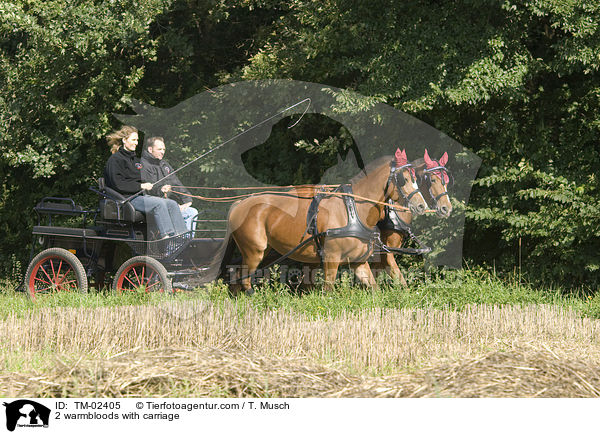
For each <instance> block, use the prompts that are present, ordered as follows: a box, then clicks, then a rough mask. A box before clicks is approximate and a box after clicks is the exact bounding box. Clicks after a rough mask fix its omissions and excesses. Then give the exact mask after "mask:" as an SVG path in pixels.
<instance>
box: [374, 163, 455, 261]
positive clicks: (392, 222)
mask: <svg viewBox="0 0 600 434" xmlns="http://www.w3.org/2000/svg"><path fill="white" fill-rule="evenodd" d="M434 172H440V178H441V180H442V185H446V183H447V184H448V187H450V186H451V185H452V184H453V183H454V178H453V177H452V174H451V173H450V171H449V170H448V169H447V168H446V167H444V166H436V167H432V168H431V169H425V170H424V171H423V175H422V180H423V184H424V185H425V187H426V188H425V189H426V190H427V193H428V194H429V196H430V197H431V198H432V199H433V201H434V202H435V203H437V202H438V200H439V199H440V198H441V197H443V196H447V195H448V189H446V191H444V192H443V193H440V194H438V195H436V196H434V195H433V194H432V193H431V174H432V173H434ZM444 175H447V178H448V181H447V182H446V176H444ZM388 202H390V203H391V201H388ZM377 227H378V228H379V230H381V231H383V230H390V231H394V232H398V233H401V234H404V235H405V236H408V237H410V239H411V240H413V241H415V242H416V243H417V244H418V245H419V247H420V248H419V249H410V248H402V247H399V248H394V247H389V246H386V245H385V244H383V243H380V244H381V245H380V247H381V249H382V250H383V251H384V252H386V253H390V252H395V253H405V254H407V255H421V254H423V253H429V252H430V251H431V248H430V247H427V246H425V245H424V244H423V243H422V242H421V241H420V240H419V239H418V238H417V236H416V235H415V234H414V233H413V231H412V228H411V226H410V225H409V224H407V223H405V222H404V221H403V220H402V219H401V218H400V216H399V215H398V212H397V211H396V210H395V209H393V208H390V207H389V206H386V207H385V216H384V218H383V220H381V221H379V222H378V223H377Z"/></svg>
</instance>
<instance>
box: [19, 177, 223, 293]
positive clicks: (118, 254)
mask: <svg viewBox="0 0 600 434" xmlns="http://www.w3.org/2000/svg"><path fill="white" fill-rule="evenodd" d="M91 190H93V191H95V192H96V193H97V194H98V195H99V202H98V207H97V208H95V209H91V210H90V209H85V208H83V207H82V206H80V205H78V204H76V203H75V202H74V201H73V200H72V199H70V198H60V197H46V198H44V199H42V200H41V201H40V202H39V203H38V204H37V205H36V206H35V208H34V211H35V212H36V214H37V224H36V225H35V226H34V227H33V242H32V247H31V255H30V263H29V266H28V268H27V272H26V274H25V281H24V286H25V291H26V292H27V293H28V294H29V295H30V296H31V297H33V298H35V296H36V294H38V293H46V292H53V291H57V290H58V291H60V290H68V291H73V290H76V291H80V292H87V290H88V285H89V284H91V286H96V287H103V286H104V284H105V282H106V281H107V278H110V279H112V289H113V290H114V291H116V292H119V293H120V292H126V291H140V290H141V291H147V292H150V291H163V292H171V291H172V290H173V288H174V287H175V288H180V289H187V288H188V287H191V286H192V285H193V283H192V284H189V283H186V282H190V281H191V282H193V281H194V278H196V281H198V277H199V276H202V273H203V272H205V271H207V270H208V269H209V265H210V264H211V262H214V257H215V254H216V252H217V251H219V249H220V248H221V247H222V244H223V237H224V234H225V226H226V220H225V219H223V218H221V219H219V218H214V217H215V216H206V215H203V213H202V211H201V212H200V213H199V215H198V217H197V220H196V228H197V229H196V230H195V231H194V232H193V233H192V232H188V233H186V234H182V235H178V236H173V237H169V238H166V239H162V240H156V239H154V237H153V234H152V231H150V230H148V225H147V223H146V220H145V216H144V215H143V214H142V213H140V212H139V211H136V210H135V209H134V208H133V206H132V205H131V203H129V202H128V201H127V199H126V198H125V197H123V196H122V195H121V194H119V193H118V192H116V191H114V190H112V189H110V188H108V187H106V186H105V185H104V182H103V180H102V179H100V180H99V186H98V188H95V187H94V188H91ZM36 252H37V254H36ZM213 266H214V264H213ZM190 279H191V280H190Z"/></svg>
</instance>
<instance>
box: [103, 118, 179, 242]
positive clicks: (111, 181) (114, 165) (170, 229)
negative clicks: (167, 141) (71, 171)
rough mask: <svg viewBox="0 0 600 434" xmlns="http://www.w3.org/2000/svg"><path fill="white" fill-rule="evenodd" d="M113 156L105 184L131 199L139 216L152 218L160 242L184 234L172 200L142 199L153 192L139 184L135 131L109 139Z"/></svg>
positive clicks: (124, 130) (149, 186)
mask: <svg viewBox="0 0 600 434" xmlns="http://www.w3.org/2000/svg"><path fill="white" fill-rule="evenodd" d="M106 138H107V140H108V144H109V145H110V146H111V152H112V155H111V156H110V157H109V158H108V161H107V162H106V166H105V168H104V182H105V183H106V185H107V186H108V187H110V188H112V189H113V190H116V191H118V192H119V193H121V194H122V195H123V196H125V197H129V196H132V195H134V194H136V193H138V192H140V191H143V193H144V194H143V195H137V196H135V197H134V198H133V199H131V200H130V202H131V205H133V207H134V208H135V209H136V210H137V211H140V212H143V213H145V214H146V216H151V217H152V219H153V220H154V223H155V224H156V228H157V229H158V232H159V238H161V239H162V238H167V237H169V236H173V235H180V234H183V233H185V232H187V228H186V226H185V222H184V221H183V217H182V216H181V212H180V211H179V205H178V204H177V202H175V201H174V200H172V199H163V198H161V197H156V196H149V195H145V193H146V192H147V191H149V190H151V189H152V183H150V182H142V163H141V162H140V159H139V158H138V157H137V155H135V148H136V147H137V144H138V131H137V129H136V128H135V127H131V126H128V125H126V126H124V127H122V128H121V129H120V130H117V131H115V132H113V133H111V134H109V135H108V136H106Z"/></svg>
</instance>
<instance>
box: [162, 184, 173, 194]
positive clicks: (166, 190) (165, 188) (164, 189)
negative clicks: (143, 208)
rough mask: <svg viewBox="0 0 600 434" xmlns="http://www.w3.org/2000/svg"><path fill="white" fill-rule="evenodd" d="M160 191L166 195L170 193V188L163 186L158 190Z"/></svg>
mask: <svg viewBox="0 0 600 434" xmlns="http://www.w3.org/2000/svg"><path fill="white" fill-rule="evenodd" d="M160 191H162V192H163V193H165V194H167V193H168V192H170V191H171V186H170V185H169V184H167V185H163V186H162V187H161V188H160Z"/></svg>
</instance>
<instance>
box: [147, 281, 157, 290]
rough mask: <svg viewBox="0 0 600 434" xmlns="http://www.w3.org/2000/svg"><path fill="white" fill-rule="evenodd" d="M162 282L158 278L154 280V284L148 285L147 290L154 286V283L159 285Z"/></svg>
mask: <svg viewBox="0 0 600 434" xmlns="http://www.w3.org/2000/svg"><path fill="white" fill-rule="evenodd" d="M159 283H160V280H157V281H156V282H154V283H153V284H152V285H150V286H148V287H147V288H146V291H148V290H149V289H150V288H152V287H153V286H154V285H158V284H159Z"/></svg>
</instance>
